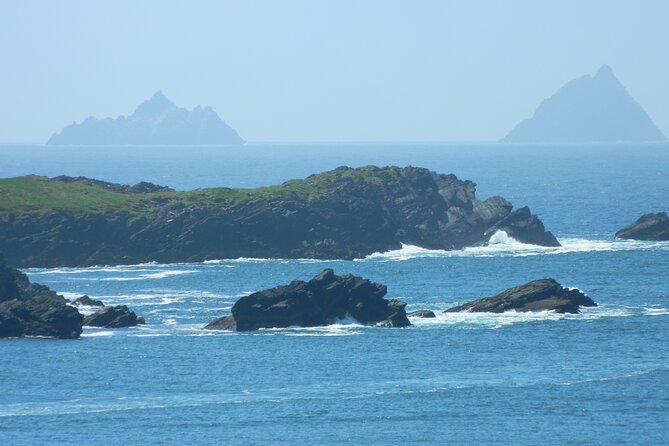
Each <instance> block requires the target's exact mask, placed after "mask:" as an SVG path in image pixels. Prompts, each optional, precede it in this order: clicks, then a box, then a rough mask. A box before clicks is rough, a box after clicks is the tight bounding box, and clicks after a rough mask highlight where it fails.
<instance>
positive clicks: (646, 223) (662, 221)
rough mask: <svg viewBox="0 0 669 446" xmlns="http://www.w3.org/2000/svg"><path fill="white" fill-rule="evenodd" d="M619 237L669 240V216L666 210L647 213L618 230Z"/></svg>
mask: <svg viewBox="0 0 669 446" xmlns="http://www.w3.org/2000/svg"><path fill="white" fill-rule="evenodd" d="M616 237H617V238H622V239H631V240H654V241H669V218H668V217H667V213H666V212H658V213H657V214H646V215H643V216H641V217H640V218H639V219H638V220H637V221H636V222H634V223H632V224H631V225H629V226H625V227H624V228H622V229H621V230H620V231H618V232H616Z"/></svg>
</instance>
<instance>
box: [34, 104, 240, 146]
mask: <svg viewBox="0 0 669 446" xmlns="http://www.w3.org/2000/svg"><path fill="white" fill-rule="evenodd" d="M84 144H86V145H126V144H142V145H185V144H194V145H203V144H244V140H243V139H242V138H241V137H240V136H239V135H238V134H237V132H236V131H235V130H234V129H233V128H231V127H230V126H229V125H227V124H226V123H225V121H223V120H222V119H221V118H220V117H219V116H218V114H217V113H216V112H215V111H214V110H213V109H212V108H211V107H204V108H203V107H201V106H199V105H198V106H197V107H195V108H194V109H193V110H190V111H189V110H187V109H185V108H180V107H177V106H176V105H175V104H174V103H173V102H172V101H170V100H169V99H167V98H166V97H165V95H164V94H163V93H162V92H161V91H158V92H156V93H155V94H154V95H153V96H152V97H151V99H149V100H147V101H144V103H142V104H141V105H140V106H139V107H137V109H136V110H135V112H134V113H133V114H132V115H130V116H119V117H118V118H116V119H112V118H104V119H97V118H94V117H89V118H86V119H85V120H84V121H83V122H82V123H81V124H77V123H73V124H72V125H68V126H67V127H65V128H64V129H63V130H62V131H61V132H60V133H55V134H54V135H53V136H51V138H50V139H49V141H47V145H84Z"/></svg>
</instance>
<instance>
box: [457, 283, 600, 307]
mask: <svg viewBox="0 0 669 446" xmlns="http://www.w3.org/2000/svg"><path fill="white" fill-rule="evenodd" d="M596 306H597V304H596V303H595V302H594V301H593V300H592V299H590V298H589V297H588V296H587V295H586V294H585V293H583V292H581V291H579V290H576V289H569V288H565V287H563V286H561V285H560V284H559V283H557V282H556V281H555V280H554V279H541V280H533V281H532V282H529V283H526V284H525V285H520V286H517V287H514V288H510V289H508V290H506V291H504V292H502V293H500V294H498V295H496V296H492V297H486V298H484V299H479V300H475V301H472V302H468V303H466V304H463V305H459V306H457V307H453V308H449V309H448V310H446V311H445V313H455V312H465V311H466V312H473V313H504V312H505V311H518V312H527V311H555V312H556V313H573V314H576V313H578V312H579V308H580V307H596Z"/></svg>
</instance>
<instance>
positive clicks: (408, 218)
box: [0, 166, 559, 266]
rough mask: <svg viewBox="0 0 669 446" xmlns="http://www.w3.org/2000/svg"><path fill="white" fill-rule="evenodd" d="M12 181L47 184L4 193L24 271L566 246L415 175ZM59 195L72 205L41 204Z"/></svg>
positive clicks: (468, 186)
mask: <svg viewBox="0 0 669 446" xmlns="http://www.w3.org/2000/svg"><path fill="white" fill-rule="evenodd" d="M5 181H8V182H10V181H15V182H16V181H18V182H19V183H20V181H30V182H38V183H39V186H40V187H37V186H30V187H28V186H26V185H20V184H15V183H11V185H12V186H11V187H10V185H7V186H6V188H7V189H10V190H12V191H16V190H17V189H21V190H25V189H33V190H36V191H39V192H36V193H40V194H41V195H40V197H39V198H36V197H30V196H29V197H27V199H26V196H25V194H23V195H22V201H19V200H18V199H15V200H13V199H12V195H11V194H4V195H3V194H1V193H0V197H4V198H0V209H3V208H4V210H3V211H0V249H4V250H5V252H7V253H8V258H9V260H11V261H12V262H13V263H14V264H17V265H20V266H61V265H68V266H72V265H94V264H121V263H140V262H147V261H158V262H188V261H203V260H210V259H220V258H236V257H264V258H269V257H273V258H318V259H353V258H359V257H364V256H366V255H369V254H371V253H374V252H379V251H387V250H391V249H398V248H400V247H401V245H402V244H403V243H404V244H411V245H417V246H421V247H424V248H430V249H445V250H453V249H461V248H464V247H467V246H472V245H476V244H484V243H485V242H486V241H487V240H488V239H489V238H490V237H491V236H492V234H493V233H494V231H490V230H491V229H492V228H494V229H495V230H504V231H506V232H507V233H509V234H510V235H512V236H513V237H514V238H516V239H518V240H519V241H521V242H527V243H533V244H541V245H546V246H559V243H558V242H557V240H556V239H555V237H554V236H553V235H552V234H551V233H550V232H545V230H544V227H543V224H541V221H539V220H538V218H536V216H533V215H532V214H531V213H530V212H529V209H526V208H522V209H519V210H518V211H516V212H513V213H512V212H511V210H512V205H511V204H510V203H509V202H507V201H506V200H504V199H503V198H501V197H493V198H489V199H487V200H485V201H480V200H478V199H477V198H476V196H475V184H474V183H472V182H471V181H462V180H459V179H458V178H456V177H455V176H454V175H440V174H437V173H435V172H431V171H429V170H427V169H423V168H415V167H406V168H397V167H385V168H378V167H373V166H370V167H364V168H358V169H351V168H347V167H341V168H338V169H336V170H334V171H330V172H325V173H322V174H319V175H312V176H310V177H308V178H307V179H305V180H294V181H289V182H287V183H284V184H283V185H281V186H276V187H271V188H259V189H253V190H241V189H208V190H201V191H192V192H174V191H164V190H161V191H159V192H146V193H132V194H128V193H125V194H123V193H118V192H114V191H112V190H110V189H109V186H107V187H106V188H105V189H100V187H97V186H95V183H92V182H90V181H87V182H79V183H77V182H75V183H63V182H61V181H56V182H54V181H53V180H46V179H44V178H39V177H32V178H29V179H25V178H23V179H13V180H5ZM52 188H55V189H56V190H58V191H59V193H61V194H65V195H66V196H67V200H65V201H62V203H61V202H59V201H58V199H56V198H54V200H49V199H48V197H45V195H49V193H50V191H51V189H52ZM63 188H65V192H64V190H63ZM2 190H3V184H2V181H0V191H2ZM96 194H97V195H96ZM78 197H80V198H81V199H80V200H79V199H77V198H78ZM3 200H4V204H3ZM9 256H11V257H9Z"/></svg>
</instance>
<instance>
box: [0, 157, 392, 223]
mask: <svg viewBox="0 0 669 446" xmlns="http://www.w3.org/2000/svg"><path fill="white" fill-rule="evenodd" d="M402 173H403V171H402V170H401V169H398V168H385V169H378V168H376V167H371V166H369V167H362V168H359V169H347V168H346V169H336V170H332V171H329V172H324V173H321V174H318V175H312V176H310V177H308V178H306V179H304V180H291V181H287V182H285V183H283V184H281V185H277V186H270V187H260V188H256V189H228V188H211V189H198V190H193V191H186V192H176V191H162V192H151V193H141V194H122V193H118V192H114V191H110V190H107V189H104V188H102V187H97V186H92V185H87V184H84V183H80V182H74V183H65V182H60V181H50V180H49V179H48V178H46V177H41V176H36V175H29V176H24V177H16V178H5V179H0V215H2V214H5V215H6V214H9V213H12V214H15V215H21V214H25V213H35V212H36V213H48V212H54V211H69V212H73V213H118V212H127V213H128V214H130V216H131V217H137V218H139V217H146V218H149V219H150V218H151V217H152V216H154V215H155V213H156V212H157V211H158V210H159V208H161V207H164V206H166V205H179V204H181V205H206V206H222V207H227V206H234V205H237V204H239V203H243V202H249V201H254V200H263V199H271V198H289V199H297V200H304V201H310V200H314V199H317V198H320V197H322V196H324V195H327V194H330V193H333V192H334V191H336V189H337V188H338V187H342V185H344V184H349V183H351V182H352V183H366V184H369V185H374V186H379V187H383V186H387V185H389V184H392V183H394V182H397V181H398V180H399V179H400V178H401V176H402Z"/></svg>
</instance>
